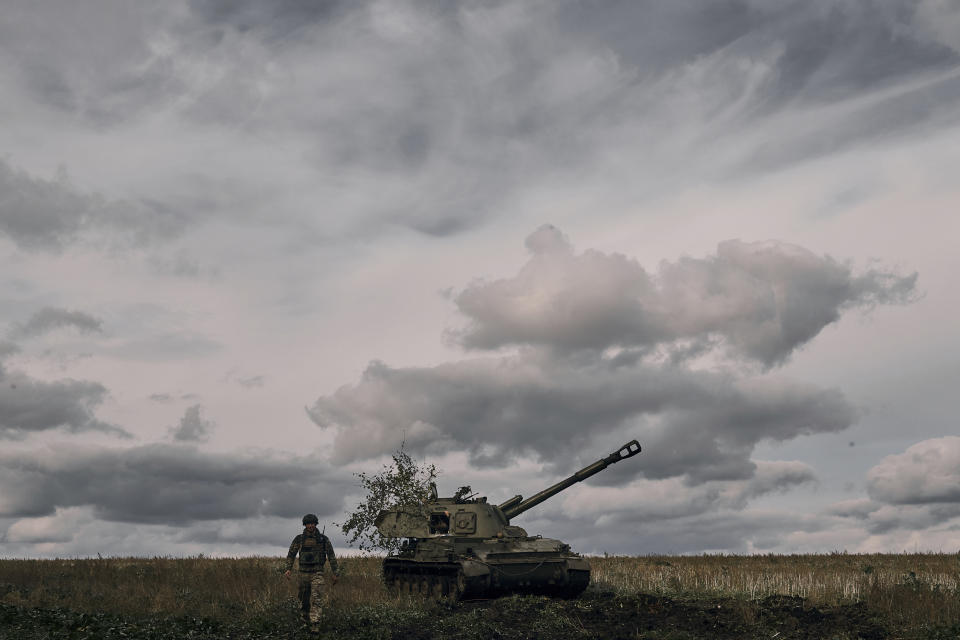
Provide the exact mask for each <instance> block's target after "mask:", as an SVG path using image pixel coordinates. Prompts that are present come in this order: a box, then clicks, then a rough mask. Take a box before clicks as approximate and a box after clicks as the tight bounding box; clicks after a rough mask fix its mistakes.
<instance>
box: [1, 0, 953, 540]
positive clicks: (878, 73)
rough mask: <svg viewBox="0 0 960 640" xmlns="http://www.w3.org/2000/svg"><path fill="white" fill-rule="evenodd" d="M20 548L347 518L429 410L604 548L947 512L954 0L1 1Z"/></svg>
mask: <svg viewBox="0 0 960 640" xmlns="http://www.w3.org/2000/svg"><path fill="white" fill-rule="evenodd" d="M0 83H2V84H0V86H2V91H0V120H2V122H3V126H2V127H0V554H2V555H3V556H6V557H49V556H61V557H62V556H88V555H94V554H97V553H101V554H103V555H104V556H107V555H130V554H136V555H188V554H190V555H192V554H197V553H204V554H208V555H243V554H252V553H257V554H269V555H279V554H281V553H282V552H283V551H284V549H285V546H286V544H287V543H288V542H289V539H290V538H291V537H292V536H293V535H295V534H296V533H297V532H298V531H299V518H300V516H301V515H302V514H303V513H304V512H307V511H313V512H316V513H318V514H319V515H320V520H321V522H323V523H325V525H326V530H327V532H328V533H331V534H332V536H331V537H332V538H333V540H334V542H335V544H337V545H338V547H340V548H343V545H344V541H343V538H342V536H340V535H339V534H338V532H337V529H336V526H335V525H334V524H333V523H335V522H341V521H342V520H343V517H344V513H345V512H346V511H347V510H348V509H350V508H351V507H352V506H353V505H355V504H356V502H357V501H358V499H359V498H360V495H359V494H358V491H359V488H358V483H357V482H356V479H355V477H354V475H353V474H354V473H356V472H358V471H365V472H375V471H377V470H378V469H380V467H381V465H382V464H383V463H384V460H385V459H387V458H386V457H385V456H388V455H389V454H390V453H391V452H393V451H394V450H396V449H397V448H398V447H399V446H401V444H403V445H404V446H405V448H406V450H407V451H409V452H410V453H412V454H413V455H415V456H416V457H417V458H418V459H419V460H422V461H425V462H430V463H433V464H436V465H437V466H438V467H439V468H440V469H441V470H442V471H443V474H442V476H441V478H440V482H439V485H440V490H441V492H442V493H446V494H452V492H453V491H454V490H455V489H456V488H457V487H458V486H460V485H463V484H470V485H472V486H473V487H474V488H475V489H477V490H479V491H480V492H481V493H483V494H486V495H488V496H489V497H490V499H491V500H493V501H496V502H500V501H503V500H505V499H507V498H509V497H511V496H512V495H514V494H515V493H522V494H525V495H530V494H532V493H534V492H536V491H538V490H540V489H541V488H543V487H545V486H547V485H548V484H550V483H552V482H554V481H556V480H558V479H560V478H561V477H563V476H564V475H566V474H569V473H571V472H573V471H575V470H576V469H577V468H578V467H579V466H583V465H586V464H589V463H591V462H593V461H594V460H595V459H597V458H599V457H601V456H603V455H606V454H608V453H609V452H611V451H613V450H615V449H616V448H618V447H619V446H620V445H622V444H623V443H624V442H626V441H628V440H630V439H633V438H636V439H638V440H639V441H640V442H641V443H642V445H643V448H644V451H643V453H642V454H641V455H640V456H637V457H636V458H632V459H630V460H629V461H626V462H623V463H622V464H619V465H617V466H616V467H613V468H611V469H609V470H608V471H607V472H606V473H604V474H602V475H600V476H597V477H596V478H594V479H593V480H591V481H590V482H588V483H585V484H583V485H580V486H577V487H575V488H573V489H571V490H569V491H568V492H566V493H565V494H563V495H561V496H558V497H556V498H554V499H553V500H551V501H548V502H546V503H544V504H543V505H541V506H540V507H538V508H537V509H536V510H535V511H531V512H529V513H527V514H524V515H523V516H521V517H519V518H518V519H517V520H516V521H515V524H519V525H521V526H524V527H526V528H527V529H528V530H529V531H530V532H531V533H542V534H545V535H549V536H552V537H559V538H562V539H563V540H565V541H567V542H569V543H571V544H572V545H573V546H574V548H575V549H577V550H579V551H582V552H586V553H600V552H604V551H606V552H610V553H630V554H644V553H696V552H704V551H723V552H738V553H745V552H782V553H789V552H827V551H834V550H841V549H846V550H849V551H851V552H853V551H863V552H867V551H869V552H874V551H891V552H895V551H902V550H909V551H915V550H921V551H924V550H933V551H939V550H943V551H950V552H954V551H957V549H958V548H960V437H958V436H957V434H960V424H958V421H957V417H956V416H957V403H956V390H957V389H958V388H960V331H958V330H957V326H958V323H957V317H958V313H960V288H958V287H957V286H956V284H955V279H956V274H957V273H958V272H960V256H958V252H957V246H958V245H957V242H958V241H957V238H958V237H960V222H958V220H960V218H958V215H957V214H958V209H960V206H958V205H960V181H958V180H957V179H956V173H957V169H956V168H957V167H958V166H960V8H958V7H957V5H956V4H955V3H953V2H950V1H949V0H910V1H908V0H902V1H883V2H880V1H877V2H870V1H868V0H863V1H846V0H815V1H803V2H787V1H775V2H769V1H766V0H764V1H760V0H722V1H721V0H717V1H715V2H701V1H699V0H698V1H694V0H681V1H675V2H669V3H668V2H652V1H651V2H626V1H624V2H616V1H612V0H611V1H608V2H599V1H592V0H562V1H559V2H557V1H554V0H550V1H542V2H541V1H537V0H533V1H528V0H524V1H523V2H519V1H517V2H510V1H504V2H499V1H478V2H462V3H454V2H436V1H429V0H423V1H405V0H390V1H378V0H369V1H362V2H355V1H351V2H338V1H336V0H329V1H324V0H313V1H309V0H282V1H275V2H269V3H265V2H257V1H253V0H250V1H245V0H241V1H235V0H229V1H228V0H206V1H204V0H175V1H171V2H163V3H148V2H139V3H137V2H128V1H125V0H91V1H89V2H83V3H77V2H72V1H67V0H61V1H56V0H50V1H48V2H39V3H38V2H34V1H27V0H23V1H19V0H15V1H13V2H7V3H5V6H4V11H3V12H2V13H0Z"/></svg>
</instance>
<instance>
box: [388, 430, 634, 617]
mask: <svg viewBox="0 0 960 640" xmlns="http://www.w3.org/2000/svg"><path fill="white" fill-rule="evenodd" d="M638 453H640V443H638V442H637V441H636V440H631V441H630V442H628V443H627V444H625V445H623V446H622V447H620V448H619V449H618V450H617V451H614V452H613V453H611V454H610V455H608V456H606V457H604V458H601V459H600V460H597V461H596V462H594V463H593V464H591V465H588V466H586V467H584V468H583V469H581V470H579V471H577V472H576V473H574V474H573V475H571V476H570V477H568V478H565V479H564V480H561V481H560V482H558V483H556V484H554V485H553V486H551V487H548V488H546V489H544V490H543V491H541V492H539V493H537V494H534V495H533V496H531V497H529V498H527V499H526V500H524V499H523V497H522V496H520V495H516V496H514V497H512V498H510V499H509V500H507V501H505V502H502V503H500V504H499V505H495V504H491V503H489V502H487V499H486V498H485V497H473V496H466V495H465V494H464V492H458V493H457V495H455V496H453V497H449V498H440V497H436V496H435V495H434V496H433V497H432V499H430V500H428V501H427V502H425V503H423V504H418V505H403V506H400V507H397V508H394V509H388V510H385V511H381V512H380V514H379V515H378V516H377V518H376V521H375V524H376V527H377V530H378V531H379V532H380V533H381V534H382V535H384V536H386V537H389V538H406V539H407V540H406V541H405V542H404V544H403V546H402V547H401V550H400V551H399V553H397V554H396V555H391V556H388V557H387V558H386V559H385V560H384V565H383V577H384V582H385V583H386V585H387V587H388V588H390V589H391V590H394V591H416V592H419V593H432V594H435V595H443V596H447V597H451V598H459V597H463V596H486V595H496V594H499V593H505V592H517V591H519V592H529V593H548V594H556V595H562V596H567V597H570V596H575V595H577V594H579V593H580V592H582V591H583V590H584V589H586V587H587V585H588V584H589V581H590V564H589V562H587V560H586V559H585V558H583V557H581V556H580V555H578V554H576V553H573V552H572V551H571V550H570V546H569V545H567V544H564V543H562V542H560V541H559V540H553V539H550V538H542V537H541V536H534V537H531V536H529V535H527V532H526V531H525V530H524V529H523V528H522V527H518V526H514V525H511V524H510V520H511V519H513V518H515V517H517V516H519V515H520V514H522V513H524V512H525V511H527V510H528V509H532V508H533V507H535V506H537V505H538V504H540V503H541V502H543V501H544V500H547V499H549V498H551V497H553V496H555V495H556V494H558V493H560V492H561V491H563V490H564V489H567V488H569V487H571V486H573V485H574V484H576V483H578V482H582V481H583V480H586V479H587V478H589V477H591V476H592V475H594V474H596V473H599V472H600V471H603V470H604V469H606V468H607V467H609V466H610V465H611V464H614V463H616V462H619V461H621V460H625V459H627V458H630V457H632V456H635V455H637V454H638Z"/></svg>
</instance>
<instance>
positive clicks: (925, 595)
mask: <svg viewBox="0 0 960 640" xmlns="http://www.w3.org/2000/svg"><path fill="white" fill-rule="evenodd" d="M591 564H592V565H593V575H592V582H593V584H594V585H595V586H597V587H601V588H609V589H612V590H614V591H617V592H620V593H637V592H641V593H654V594H662V595H669V596H674V597H676V596H683V597H691V596H693V597H697V596H709V597H714V596H719V597H733V598H738V599H743V600H757V599H762V598H766V597H768V596H772V595H787V596H799V597H802V598H805V599H807V600H808V601H809V603H810V604H812V605H816V606H832V605H841V604H851V603H855V602H862V603H864V604H865V605H867V606H868V607H869V608H870V609H871V610H872V611H875V612H877V613H878V614H880V615H882V616H883V617H884V618H886V619H889V620H891V621H893V622H895V623H897V624H904V623H910V622H922V621H929V622H942V623H952V622H957V621H960V554H896V555H890V554H871V555H859V554H846V553H832V554H824V555H762V556H729V555H706V556H643V557H627V556H610V557H603V558H592V559H591Z"/></svg>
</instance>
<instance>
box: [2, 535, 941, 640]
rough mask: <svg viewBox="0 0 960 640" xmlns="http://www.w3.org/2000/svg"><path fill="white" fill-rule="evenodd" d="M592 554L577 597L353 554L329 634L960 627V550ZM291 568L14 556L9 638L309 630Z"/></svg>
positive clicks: (271, 561)
mask: <svg viewBox="0 0 960 640" xmlns="http://www.w3.org/2000/svg"><path fill="white" fill-rule="evenodd" d="M591 564H592V565H593V575H592V581H591V586H590V588H589V589H588V590H587V592H586V593H585V594H584V595H583V596H582V597H581V598H579V599H577V600H574V601H562V600H549V599H547V598H541V597H533V596H527V597H510V598H501V599H499V600H496V601H478V602H466V603H460V604H456V605H453V606H451V605H449V604H436V603H429V602H423V601H420V600H411V599H410V598H409V597H404V596H401V597H399V598H392V597H390V596H389V595H388V594H387V593H386V591H385V590H384V589H383V588H382V586H381V584H380V569H379V565H380V559H379V558H369V557H366V558H363V557H359V558H344V559H343V560H342V566H343V569H344V575H343V578H342V579H341V581H340V583H339V584H338V585H337V586H335V587H333V588H332V589H330V592H331V598H330V603H329V607H328V610H327V615H326V620H327V624H326V635H327V637H341V638H408V637H419V638H434V637H436V638H440V637H451V638H452V637H457V638H468V637H476V638H490V637H500V638H513V637H515V638H526V637H542V638H567V637H582V638H607V637H624V638H674V639H675V640H680V639H682V638H700V637H703V638H707V637H709V638H721V637H729V638H735V637H758V638H759V637H771V636H773V635H774V634H777V635H776V637H777V638H788V637H798V638H799V637H810V638H815V637H820V636H819V635H815V634H814V631H811V630H816V631H815V633H816V634H821V633H828V634H832V635H826V636H823V637H837V638H856V637H865V638H866V637H876V638H885V637H889V638H952V637H960V555H954V554H903V555H848V554H828V555H805V556H779V555H767V556H725V555H710V556H689V557H688V556H683V557H673V556H670V557H666V556H642V557H621V556H611V557H597V558H591ZM281 567H282V563H281V561H280V559H279V558H264V557H255V558H236V559H210V558H203V557H197V558H182V559H174V558H152V559H142V558H140V559H137V558H108V559H84V560H0V605H2V609H0V634H3V635H4V637H11V638H13V637H16V638H41V637H44V638H46V637H50V638H68V637H69V638H74V637H75V638H95V637H96V638H99V637H117V638H130V637H143V638H179V637H193V638H204V637H205V638H226V637H231V638H241V637H249V638H254V637H258V638H264V637H302V635H303V631H302V630H301V628H300V627H299V622H298V620H297V616H296V606H297V605H296V601H295V596H296V585H295V582H294V581H293V580H285V579H284V578H283V576H282V570H281ZM698 625H699V626H698ZM701 627H703V628H701ZM768 632H769V633H768ZM764 634H767V635H764Z"/></svg>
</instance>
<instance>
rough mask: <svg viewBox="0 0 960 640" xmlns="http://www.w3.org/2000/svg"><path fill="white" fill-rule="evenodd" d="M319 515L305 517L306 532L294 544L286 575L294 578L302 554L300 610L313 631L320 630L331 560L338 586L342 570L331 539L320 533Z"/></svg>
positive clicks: (299, 592)
mask: <svg viewBox="0 0 960 640" xmlns="http://www.w3.org/2000/svg"><path fill="white" fill-rule="evenodd" d="M318 522H319V520H318V519H317V516H315V515H313V514H312V513H308V514H307V515H305V516H303V526H304V529H303V533H301V534H300V535H298V536H297V537H296V538H294V539H293V542H291V543H290V550H289V551H288V552H287V571H286V573H284V576H286V577H287V578H289V577H290V571H291V570H292V569H293V559H294V558H295V557H297V554H298V553H299V554H300V581H299V584H298V588H297V596H298V597H299V598H300V611H301V612H302V615H303V619H304V622H309V623H310V630H311V631H313V632H317V631H319V629H320V614H321V613H322V610H323V605H324V601H325V597H326V595H327V594H326V592H325V591H326V590H325V589H324V588H323V586H324V577H323V564H324V562H326V560H327V559H328V558H329V560H330V568H331V569H333V584H337V579H338V578H339V576H340V567H339V566H337V556H336V555H334V553H333V545H332V544H330V540H329V539H328V538H327V536H325V535H323V534H322V533H320V532H319V531H317V523H318Z"/></svg>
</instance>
